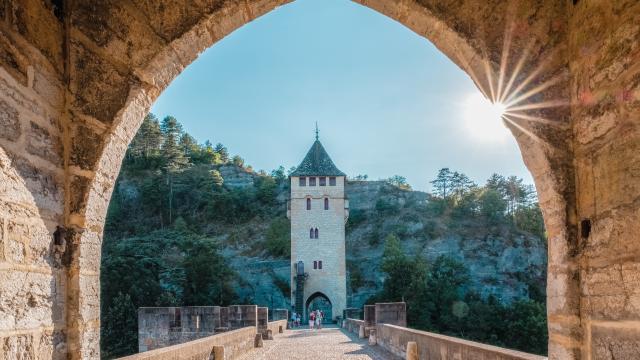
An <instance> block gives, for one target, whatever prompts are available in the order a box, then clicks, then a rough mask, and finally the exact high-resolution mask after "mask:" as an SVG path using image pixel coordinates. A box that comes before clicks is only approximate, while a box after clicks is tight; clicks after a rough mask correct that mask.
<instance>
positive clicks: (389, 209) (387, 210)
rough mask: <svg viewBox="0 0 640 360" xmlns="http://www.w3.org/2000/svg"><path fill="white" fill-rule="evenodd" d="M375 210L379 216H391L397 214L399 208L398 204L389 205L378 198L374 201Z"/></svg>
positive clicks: (389, 203)
mask: <svg viewBox="0 0 640 360" xmlns="http://www.w3.org/2000/svg"><path fill="white" fill-rule="evenodd" d="M376 210H377V211H378V212H380V213H381V214H385V215H388V214H392V213H396V212H398V210H400V206H398V204H394V203H391V202H390V201H388V200H385V199H384V198H380V199H378V200H377V201H376Z"/></svg>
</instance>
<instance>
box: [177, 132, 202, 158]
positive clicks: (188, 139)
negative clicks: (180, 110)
mask: <svg viewBox="0 0 640 360" xmlns="http://www.w3.org/2000/svg"><path fill="white" fill-rule="evenodd" d="M179 144H180V147H181V148H182V152H183V154H184V155H186V156H188V157H189V158H190V159H198V158H199V156H200V146H199V145H198V143H197V142H196V139H194V138H193V136H191V135H189V134H188V133H182V135H181V136H180V142H179Z"/></svg>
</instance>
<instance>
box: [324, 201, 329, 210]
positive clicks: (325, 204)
mask: <svg viewBox="0 0 640 360" xmlns="http://www.w3.org/2000/svg"><path fill="white" fill-rule="evenodd" d="M324 209H325V210H329V198H324Z"/></svg>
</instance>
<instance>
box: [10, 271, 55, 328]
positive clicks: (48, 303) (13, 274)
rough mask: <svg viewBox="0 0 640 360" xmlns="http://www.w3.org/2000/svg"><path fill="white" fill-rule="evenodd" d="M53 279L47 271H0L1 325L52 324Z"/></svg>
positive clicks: (34, 325)
mask: <svg viewBox="0 0 640 360" xmlns="http://www.w3.org/2000/svg"><path fill="white" fill-rule="evenodd" d="M54 286H55V285H54V283H53V281H51V275H50V274H44V273H37V272H25V271H20V270H17V269H16V270H13V271H2V272H0V303H2V304H7V306H3V307H0V329H12V328H16V329H33V328H38V327H40V326H47V325H52V324H53V322H52V303H53V299H54V293H55V288H54Z"/></svg>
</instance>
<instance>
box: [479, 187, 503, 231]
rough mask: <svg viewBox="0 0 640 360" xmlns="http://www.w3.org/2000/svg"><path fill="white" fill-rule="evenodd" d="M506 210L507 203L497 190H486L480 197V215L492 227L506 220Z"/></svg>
mask: <svg viewBox="0 0 640 360" xmlns="http://www.w3.org/2000/svg"><path fill="white" fill-rule="evenodd" d="M506 208H507V203H506V201H505V200H504V199H503V198H502V196H501V195H500V193H499V192H498V191H497V190H494V189H491V188H489V189H485V191H484V192H483V193H482V195H481V196H480V213H481V214H482V215H483V216H484V217H485V218H486V219H487V220H488V221H489V223H490V224H492V225H496V224H498V223H500V222H501V221H502V220H503V219H504V212H505V210H506Z"/></svg>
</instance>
